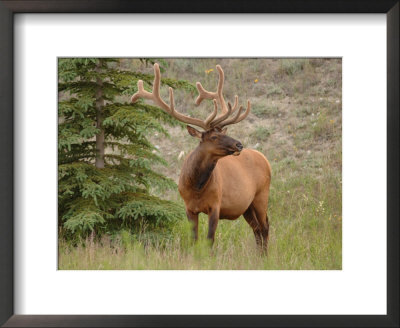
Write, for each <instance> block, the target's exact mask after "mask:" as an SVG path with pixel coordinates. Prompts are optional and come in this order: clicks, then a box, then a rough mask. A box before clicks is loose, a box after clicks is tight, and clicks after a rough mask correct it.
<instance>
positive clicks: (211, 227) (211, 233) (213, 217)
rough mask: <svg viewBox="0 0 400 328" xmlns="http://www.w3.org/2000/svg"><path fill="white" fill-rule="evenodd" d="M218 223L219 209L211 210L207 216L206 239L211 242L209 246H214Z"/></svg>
mask: <svg viewBox="0 0 400 328" xmlns="http://www.w3.org/2000/svg"><path fill="white" fill-rule="evenodd" d="M218 221H219V209H218V210H212V211H211V212H210V213H209V214H208V235H207V239H208V240H210V241H211V244H214V237H215V230H217V226H218Z"/></svg>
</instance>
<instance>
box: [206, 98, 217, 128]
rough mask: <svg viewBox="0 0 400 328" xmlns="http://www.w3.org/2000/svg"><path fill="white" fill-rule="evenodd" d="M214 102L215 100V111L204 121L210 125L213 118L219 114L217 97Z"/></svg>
mask: <svg viewBox="0 0 400 328" xmlns="http://www.w3.org/2000/svg"><path fill="white" fill-rule="evenodd" d="M213 102H214V111H213V112H212V113H211V114H210V115H209V116H208V117H207V118H206V120H205V121H204V124H205V125H207V126H210V123H211V122H212V120H213V119H214V118H215V116H217V112H218V103H217V101H216V100H215V99H214V100H213Z"/></svg>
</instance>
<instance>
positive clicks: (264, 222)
mask: <svg viewBox="0 0 400 328" xmlns="http://www.w3.org/2000/svg"><path fill="white" fill-rule="evenodd" d="M252 207H253V208H254V212H255V215H256V218H257V222H258V224H259V226H260V229H261V235H262V243H263V244H262V247H263V250H264V251H265V252H266V251H267V246H268V236H269V222H268V215H267V208H268V192H262V193H260V194H258V195H257V196H256V197H255V198H254V201H253V203H252Z"/></svg>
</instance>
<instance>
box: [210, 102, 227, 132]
mask: <svg viewBox="0 0 400 328" xmlns="http://www.w3.org/2000/svg"><path fill="white" fill-rule="evenodd" d="M231 114H232V106H231V103H229V102H228V111H227V112H226V113H225V114H224V115H221V116H220V117H218V118H216V119H215V120H214V121H212V122H211V123H210V126H211V127H215V126H217V125H218V124H219V123H221V122H223V121H224V120H226V119H227V118H228V117H229V115H231Z"/></svg>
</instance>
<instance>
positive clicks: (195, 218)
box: [186, 211, 199, 240]
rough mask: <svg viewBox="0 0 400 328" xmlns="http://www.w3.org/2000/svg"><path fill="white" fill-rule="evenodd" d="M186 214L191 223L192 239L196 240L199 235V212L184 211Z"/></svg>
mask: <svg viewBox="0 0 400 328" xmlns="http://www.w3.org/2000/svg"><path fill="white" fill-rule="evenodd" d="M186 215H187V217H188V220H189V221H190V223H192V232H193V238H194V240H197V238H198V237H199V214H198V213H197V214H196V213H192V212H190V211H186Z"/></svg>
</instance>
